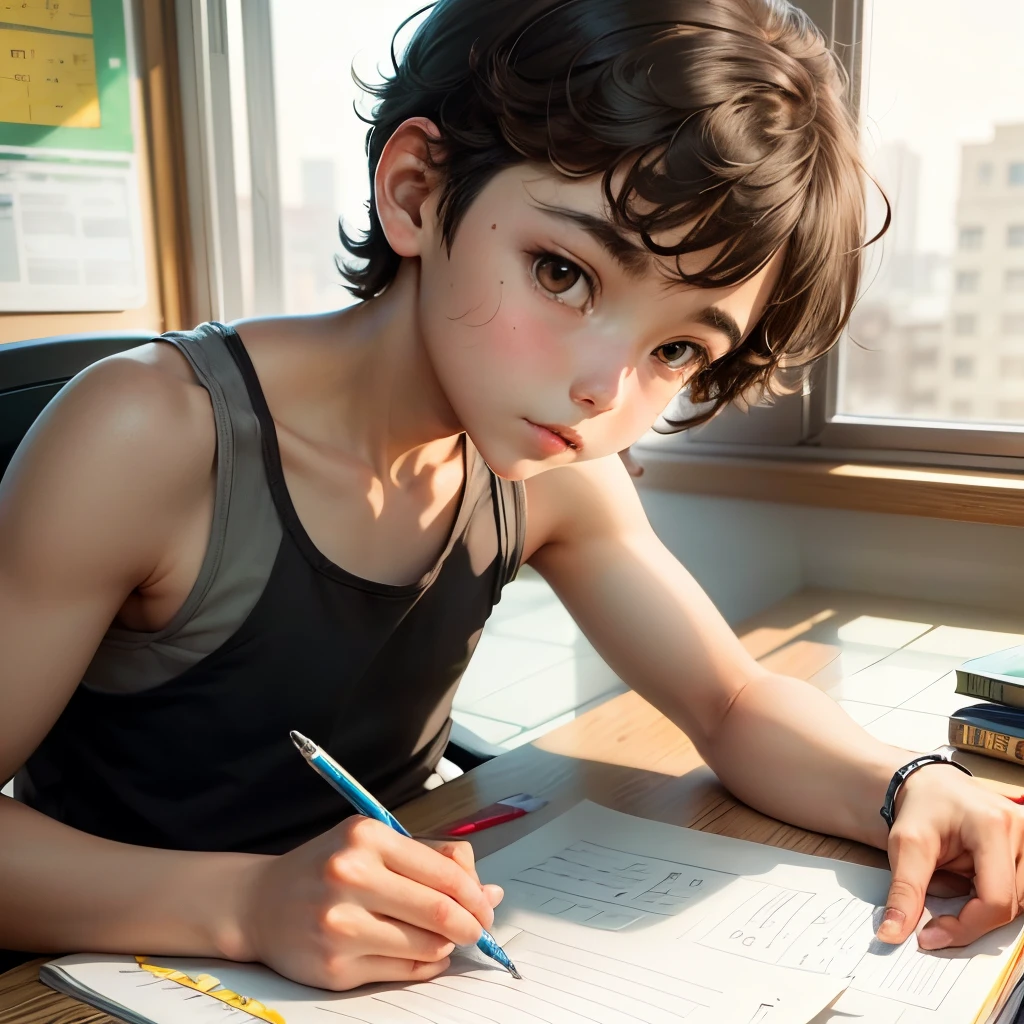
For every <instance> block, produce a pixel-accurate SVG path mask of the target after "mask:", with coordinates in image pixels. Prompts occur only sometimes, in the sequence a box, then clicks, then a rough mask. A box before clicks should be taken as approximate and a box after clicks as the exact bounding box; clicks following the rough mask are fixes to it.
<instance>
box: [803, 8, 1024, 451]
mask: <svg viewBox="0 0 1024 1024" xmlns="http://www.w3.org/2000/svg"><path fill="white" fill-rule="evenodd" d="M797 3H798V4H799V3H800V0H797ZM806 7H807V10H808V11H809V12H810V13H811V14H812V16H818V14H819V11H821V10H822V9H823V8H827V9H829V10H830V12H831V17H832V22H831V24H833V25H834V26H835V29H834V31H835V37H836V39H837V40H839V41H840V42H844V43H845V42H848V41H849V40H853V39H855V40H857V41H858V46H857V47H846V48H845V49H844V50H843V51H842V52H844V53H845V54H846V55H847V56H846V61H847V67H848V70H849V71H850V72H851V74H852V75H853V76H854V77H855V78H856V79H857V80H858V81H859V83H860V92H859V101H860V108H861V123H862V124H863V126H864V130H863V133H862V141H863V151H864V156H865V161H866V164H867V166H868V169H869V171H870V172H871V174H872V176H873V177H874V179H875V180H876V181H878V182H879V184H880V185H881V186H882V188H883V189H884V191H885V194H886V195H887V196H888V197H889V199H890V201H891V203H892V209H893V216H892V224H891V227H890V230H889V233H888V235H887V237H886V238H885V239H883V241H882V243H881V245H880V246H878V247H869V249H868V250H867V251H866V259H865V267H864V283H863V285H862V291H861V295H860V297H859V301H858V305H857V306H856V307H855V309H854V312H853V315H852V317H851V325H850V331H849V333H848V335H847V336H846V337H844V338H843V339H842V341H841V342H840V344H839V345H838V346H837V347H836V351H835V352H834V353H832V354H830V356H829V361H828V364H827V366H826V370H825V371H821V372H819V373H818V375H817V376H816V378H815V381H814V386H813V387H812V390H811V395H810V397H809V398H808V399H807V402H806V403H805V408H806V409H807V410H809V411H808V413H807V419H808V421H809V426H808V427H807V429H806V430H805V433H804V438H805V443H808V439H809V443H816V444H819V445H821V446H822V447H823V448H827V447H831V446H835V447H842V448H850V449H865V448H885V449H893V450H902V449H918V450H923V451H932V452H936V453H943V452H945V453H963V454H979V455H980V454H990V455H997V454H1007V455H1012V456H1020V454H1021V452H1022V451H1024V445H1022V439H1021V436H1020V434H1019V433H1017V434H1014V433H1011V432H1009V431H1006V430H1005V428H1006V427H1007V426H1011V425H1012V426H1014V427H1018V426H1024V418H1020V419H1014V418H1013V417H1014V416H1015V415H1016V414H1017V411H1018V410H1017V407H1016V406H1011V405H1009V404H1004V405H1003V406H1001V407H1000V409H999V412H1000V415H1001V419H1000V420H999V421H997V420H996V419H995V414H996V411H997V410H996V408H995V402H994V401H993V396H995V395H996V394H998V393H999V391H1000V386H1001V381H1000V379H999V374H998V369H999V365H1000V362H999V355H1000V353H997V352H993V349H994V348H995V347H996V346H998V345H999V344H1000V339H1002V338H1003V337H1006V338H1007V340H1008V341H1009V340H1012V339H1015V338H1019V337H1021V336H1022V335H1024V323H1022V322H1021V321H1022V320H1024V312H1021V313H1018V312H1017V307H1019V306H1020V305H1021V303H1020V302H1019V300H1018V294H1019V293H1024V273H1021V272H1019V271H1018V267H1013V266H1008V265H1007V262H1008V261H1007V259H1006V257H1007V254H1008V250H1009V249H1011V248H1012V249H1024V188H1019V189H1016V190H1015V191H1014V192H1012V193H1011V192H1009V191H1007V192H1005V193H1004V194H1003V195H1001V196H1000V198H999V201H998V202H994V201H993V192H992V189H993V187H999V188H1000V190H1003V189H1006V188H1007V185H1006V184H1005V183H1006V182H1008V181H1011V182H1013V183H1014V184H1018V185H1021V186H1024V76H1022V75H1018V74H1016V73H1015V72H1014V73H1009V71H1010V69H1011V68H1012V69H1016V68H1017V67H1019V64H1020V53H1019V45H1018V43H1017V42H1014V43H1011V42H1010V37H1009V36H1008V35H1006V33H1008V32H1013V33H1014V36H1013V38H1014V39H1015V40H1019V39H1020V38H1022V37H1024V4H1011V3H1007V2H1006V0H976V3H975V4H974V6H973V7H972V16H971V17H970V18H966V17H965V18H959V17H949V18H938V17H936V16H935V6H934V3H933V2H932V0H899V2H898V3H893V2H888V0H863V2H860V0H834V2H833V3H832V4H814V5H813V6H812V5H811V4H809V3H808V4H807V5H806ZM858 12H861V13H860V16H859V20H858ZM925 54H927V57H926V56H925ZM953 66H955V67H957V68H958V69H959V73H958V74H957V75H954V76H951V75H949V74H948V71H947V69H948V68H949V67H953ZM1008 80H1009V81H1010V84H1009V87H1007V81H1008ZM867 194H868V202H869V228H868V233H869V236H870V234H871V233H873V230H876V229H877V227H878V225H879V223H880V220H881V217H882V215H883V214H884V206H883V205H882V204H881V202H880V201H879V200H877V199H873V198H872V193H871V190H870V189H869V190H868V193H867ZM1004 196H1005V197H1004ZM1004 240H1005V246H1004V244H1003V243H1004ZM873 250H874V251H873ZM1014 262H1015V263H1017V264H1018V266H1019V267H1020V271H1024V266H1020V261H1019V260H1015V261H1014ZM869 310H870V317H871V320H872V324H873V325H875V326H877V325H881V326H880V328H879V329H878V330H876V333H875V336H873V337H872V338H871V339H870V341H869V340H868V339H866V338H864V337H863V336H862V333H861V330H860V329H861V326H862V325H863V323H864V321H865V318H866V316H867V314H868V311H869ZM924 337H928V338H929V339H930V341H931V344H932V345H934V347H935V348H936V349H937V350H938V351H939V353H940V355H939V362H938V369H937V370H936V371H935V377H934V378H929V379H928V386H927V387H926V388H925V387H922V386H921V383H922V377H921V374H920V373H919V372H918V370H919V366H918V365H917V363H916V360H915V357H914V356H912V355H911V351H912V349H913V346H914V344H915V342H916V343H920V339H922V338H924ZM855 341H857V342H862V344H863V350H861V351H856V350H855V349H856V346H855V345H854V342H855ZM967 341H970V342H971V349H970V351H971V355H969V356H968V355H963V354H961V353H962V352H963V350H964V348H965V345H964V343H965V342H967ZM957 347H959V348H960V352H957V351H956V349H957ZM826 378H827V387H825V386H824V385H825V384H826ZM869 379H870V380H871V381H873V382H876V383H874V384H872V385H869V384H868V383H867V382H868V380H869ZM933 379H935V380H936V388H937V392H938V393H937V398H936V401H935V402H934V403H931V402H930V401H929V399H930V397H931V396H930V395H929V394H928V393H927V392H928V391H929V390H930V389H931V387H932V380H933ZM877 382H880V383H877ZM822 392H824V393H822ZM1007 400H1009V396H1007ZM915 421H918V422H915ZM925 421H927V422H925ZM964 421H969V422H970V424H971V427H972V429H971V430H963V429H951V428H956V427H958V425H959V424H961V423H962V422H964Z"/></svg>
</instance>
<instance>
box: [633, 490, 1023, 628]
mask: <svg viewBox="0 0 1024 1024" xmlns="http://www.w3.org/2000/svg"><path fill="white" fill-rule="evenodd" d="M640 494H641V498H642V500H643V503H644V507H645V508H646V510H647V514H648V516H649V517H650V520H651V523H652V525H653V526H654V529H655V530H656V531H657V533H658V535H659V536H660V537H661V539H662V540H663V541H664V542H665V544H666V546H667V547H668V548H669V549H670V550H671V551H672V552H673V553H674V554H675V555H676V557H677V558H679V560H680V561H681V562H683V564H684V565H686V567H687V568H688V569H689V570H690V571H691V572H692V573H693V575H694V576H695V577H696V578H697V580H698V581H699V582H700V584H701V586H703V587H704V589H705V590H706V591H707V592H708V594H709V596H710V597H711V598H712V600H714V602H715V603H716V604H717V605H718V607H719V609H720V610H721V612H722V614H723V615H724V616H725V617H726V618H727V619H728V620H729V622H730V623H736V622H739V621H741V620H742V619H744V618H746V617H747V616H749V615H753V614H754V613H756V612H758V611H760V610H761V609H762V608H765V607H767V606H768V605H771V604H773V603H774V602H776V601H779V600H781V599H782V598H784V597H786V596H787V595H789V594H792V593H794V592H795V591H797V590H800V589H802V588H805V587H823V588H828V589H836V590H854V591H862V592H866V593H873V594H887V595H892V596H895V597H907V598H919V599H924V600H930V601H940V602H948V603H953V604H968V605H976V606H979V607H985V608H995V609H998V610H1001V611H1017V612H1020V613H1021V614H1022V615H1024V528H1018V527H1011V526H988V525H986V524H983V523H956V522H950V521H947V520H944V519H925V518H921V517H918V516H898V515H889V514H882V513H874V512H848V511H843V510H838V509H822V508H809V507H806V506H801V505H777V504H771V503H768V502H759V501H743V500H740V499H735V498H712V497H706V496H703V495H688V494H678V493H672V492H667V491H657V490H653V489H650V488H644V487H642V486H641V489H640ZM1021 519H1022V523H1024V507H1022V516H1021Z"/></svg>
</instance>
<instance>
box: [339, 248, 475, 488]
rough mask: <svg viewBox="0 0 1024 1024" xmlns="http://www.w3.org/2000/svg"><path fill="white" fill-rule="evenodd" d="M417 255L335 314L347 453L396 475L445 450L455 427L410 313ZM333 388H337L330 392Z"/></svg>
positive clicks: (415, 287) (417, 280) (417, 282)
mask: <svg viewBox="0 0 1024 1024" xmlns="http://www.w3.org/2000/svg"><path fill="white" fill-rule="evenodd" d="M419 288H420V273H419V263H418V261H415V260H403V262H402V264H401V267H400V268H399V271H398V274H397V276H396V277H395V280H394V281H393V282H392V283H391V284H390V285H389V286H388V287H387V289H386V290H385V291H384V293H383V294H381V295H380V296H378V297H377V298H374V299H368V300H366V301H365V302H362V303H360V304H359V305H358V306H354V307H352V308H350V309H347V310H345V311H343V312H342V313H341V314H340V315H339V319H338V329H339V333H340V334H341V335H342V337H343V338H344V342H345V344H344V350H345V352H346V358H345V366H344V368H343V369H342V371H341V372H342V374H343V376H344V378H345V379H344V382H343V383H344V393H345V394H346V395H347V396H348V397H347V398H346V401H345V407H346V408H345V421H346V424H345V426H346V430H345V432H346V434H347V435H348V437H349V438H350V441H351V443H352V445H353V448H352V451H353V454H357V455H358V456H360V457H361V458H364V459H365V460H366V461H367V462H368V463H369V464H370V465H371V466H372V467H373V468H374V470H375V471H376V472H377V474H378V475H379V476H380V477H381V478H385V475H386V476H388V477H390V478H391V479H392V480H394V481H395V482H396V483H397V482H398V475H399V474H400V473H401V472H402V471H403V469H404V470H412V471H413V472H415V471H417V470H418V469H420V468H422V466H423V465H424V464H426V463H429V462H434V461H437V459H438V457H439V456H440V457H444V456H445V455H447V454H449V453H450V452H451V450H452V444H453V442H454V440H455V439H456V438H457V435H458V434H460V433H461V431H462V427H461V425H460V424H459V422H458V418H457V417H456V415H455V412H454V411H453V409H452V407H451V405H450V404H449V402H448V399H447V397H446V396H445V394H444V391H443V390H442V388H441V385H440V382H439V381H438V379H437V375H436V373H435V372H434V367H433V365H432V363H431V361H430V357H429V353H428V352H427V350H426V347H425V345H424V343H423V336H422V332H421V331H420V329H419V325H418V320H417V308H418V305H419V302H418V299H419ZM336 393H337V392H336Z"/></svg>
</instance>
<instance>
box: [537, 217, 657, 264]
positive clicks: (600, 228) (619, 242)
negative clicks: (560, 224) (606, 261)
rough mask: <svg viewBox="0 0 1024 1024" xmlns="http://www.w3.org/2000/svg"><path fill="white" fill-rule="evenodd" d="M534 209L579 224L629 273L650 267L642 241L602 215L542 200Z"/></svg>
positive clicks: (649, 258) (648, 254) (648, 257)
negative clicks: (551, 204)
mask: <svg viewBox="0 0 1024 1024" xmlns="http://www.w3.org/2000/svg"><path fill="white" fill-rule="evenodd" d="M537 209H539V210H541V211H542V212H543V213H550V214H551V215H552V216H554V217H560V218H561V219H562V220H567V221H570V222H571V223H573V224H575V225H576V226H577V227H579V228H582V229H583V230H584V231H586V232H587V234H588V235H590V236H591V237H592V238H593V239H595V240H596V241H597V242H598V243H600V245H601V246H602V248H604V250H605V251H606V252H607V253H608V255H609V256H611V257H612V259H613V260H615V262H616V263H618V265H619V266H620V267H621V268H622V269H623V270H624V271H625V272H626V273H627V274H629V275H630V276H631V277H641V276H643V274H644V273H645V272H646V271H647V270H648V269H649V268H650V266H651V254H650V253H649V252H648V251H647V250H646V249H645V248H644V247H643V246H642V245H637V244H636V242H633V241H631V240H630V239H628V238H627V237H626V236H625V235H624V234H622V233H621V232H620V231H619V230H618V229H617V228H616V227H615V225H614V224H610V223H609V222H608V221H606V220H605V219H604V218H603V217H595V216H594V215H593V214H591V213H584V212H583V211H582V210H570V209H567V208H566V207H564V206H549V205H548V204H546V203H538V204H537Z"/></svg>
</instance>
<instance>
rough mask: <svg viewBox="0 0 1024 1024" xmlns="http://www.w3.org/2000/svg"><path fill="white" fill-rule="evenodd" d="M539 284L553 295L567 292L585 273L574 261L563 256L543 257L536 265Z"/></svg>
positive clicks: (535, 269)
mask: <svg viewBox="0 0 1024 1024" xmlns="http://www.w3.org/2000/svg"><path fill="white" fill-rule="evenodd" d="M534 273H535V274H536V275H537V283H538V284H539V285H540V286H541V287H542V288H545V289H547V290H548V291H549V292H551V293H552V294H553V295H561V294H562V293H563V292H567V291H568V290H569V289H570V288H571V287H572V286H573V285H574V284H576V282H577V281H579V279H580V278H581V277H583V271H582V270H581V269H580V268H579V267H578V266H576V264H575V263H573V262H572V260H567V259H563V258H562V257H561V256H541V257H539V258H538V260H537V262H536V263H535V264H534Z"/></svg>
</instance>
